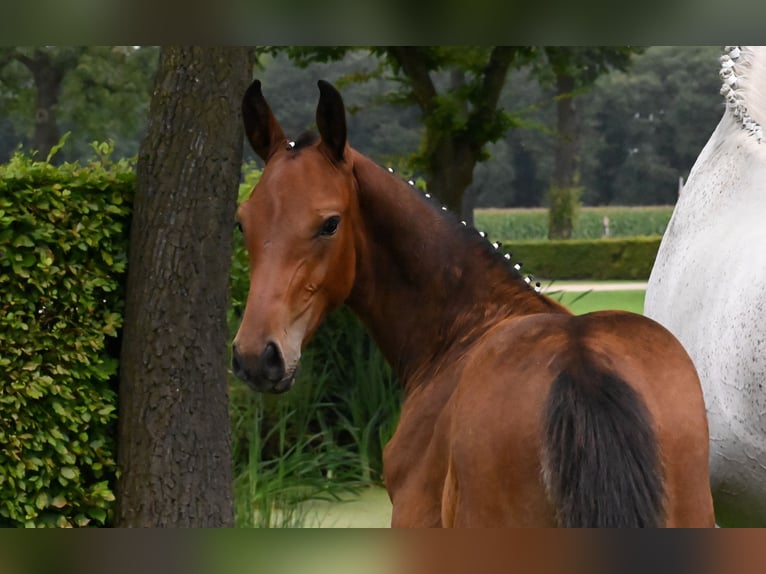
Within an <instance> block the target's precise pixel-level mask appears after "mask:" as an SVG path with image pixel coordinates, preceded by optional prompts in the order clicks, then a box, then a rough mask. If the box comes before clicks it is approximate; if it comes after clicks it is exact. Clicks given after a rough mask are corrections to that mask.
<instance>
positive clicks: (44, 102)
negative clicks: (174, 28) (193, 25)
mask: <svg viewBox="0 0 766 574" xmlns="http://www.w3.org/2000/svg"><path fill="white" fill-rule="evenodd" d="M156 59H157V50H156V48H151V47H148V48H137V47H132V46H113V47H112V46H94V47H61V46H37V47H6V48H0V109H3V110H5V111H6V113H5V114H0V126H2V127H3V129H2V130H0V159H5V158H8V157H9V156H10V155H11V154H12V153H13V151H14V150H15V149H17V148H18V146H19V145H21V146H23V147H24V148H25V149H29V150H37V151H38V157H41V158H45V157H46V156H47V154H48V150H50V148H51V147H52V146H53V145H54V144H55V143H56V142H57V141H58V139H59V137H60V134H61V133H64V132H70V133H71V137H70V139H69V141H68V144H67V146H66V147H65V148H64V149H63V150H62V152H61V153H59V154H58V156H57V157H58V158H59V159H60V160H72V159H76V158H81V157H85V156H87V155H88V153H89V146H90V143H91V142H92V141H94V140H95V141H109V140H111V141H113V142H114V146H115V155H116V156H119V157H126V156H133V155H135V154H136V152H137V151H138V141H139V138H140V135H141V133H142V130H143V128H144V124H145V121H146V114H147V111H148V104H149V96H150V85H151V77H152V73H153V71H154V68H155V66H156Z"/></svg>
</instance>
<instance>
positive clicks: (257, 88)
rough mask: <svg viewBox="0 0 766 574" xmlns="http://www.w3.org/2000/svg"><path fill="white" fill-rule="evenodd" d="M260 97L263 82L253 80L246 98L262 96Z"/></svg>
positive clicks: (246, 92)
mask: <svg viewBox="0 0 766 574" xmlns="http://www.w3.org/2000/svg"><path fill="white" fill-rule="evenodd" d="M260 95H261V81H260V80H258V79H256V80H253V82H252V83H251V84H250V86H249V87H248V88H247V90H245V96H246V97H252V96H260Z"/></svg>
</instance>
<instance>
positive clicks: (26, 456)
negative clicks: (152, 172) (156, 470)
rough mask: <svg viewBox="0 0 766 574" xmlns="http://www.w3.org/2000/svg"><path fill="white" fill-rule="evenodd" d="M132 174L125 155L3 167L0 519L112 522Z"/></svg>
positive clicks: (19, 161) (18, 161) (20, 160)
mask: <svg viewBox="0 0 766 574" xmlns="http://www.w3.org/2000/svg"><path fill="white" fill-rule="evenodd" d="M96 149H97V152H99V153H100V154H102V155H108V152H109V146H103V145H102V146H98V147H97V148H96ZM134 180H135V177H134V174H133V172H132V169H131V166H130V165H129V164H128V163H127V162H125V161H121V162H119V163H109V162H108V160H107V161H106V162H105V163H94V164H92V165H88V166H80V165H78V164H64V165H62V166H59V167H54V166H52V165H50V164H49V163H45V162H36V161H32V160H31V159H29V158H27V157H24V156H22V155H16V156H14V157H13V159H12V160H11V161H10V162H9V163H8V164H6V165H3V166H0V373H1V375H0V444H1V445H2V449H1V450H0V524H2V525H5V526H20V525H24V526H84V525H87V524H93V525H103V524H106V523H107V522H108V520H109V515H110V509H111V505H112V501H113V500H114V495H113V493H112V487H113V484H112V483H113V481H114V478H115V474H116V464H115V457H114V428H113V425H114V422H115V418H116V392H115V375H116V372H117V356H118V351H119V349H118V344H117V336H118V330H119V328H120V326H121V324H122V311H123V295H124V294H123V281H124V272H125V267H126V263H127V254H126V250H127V226H128V219H129V213H130V202H131V198H132V194H133V186H134Z"/></svg>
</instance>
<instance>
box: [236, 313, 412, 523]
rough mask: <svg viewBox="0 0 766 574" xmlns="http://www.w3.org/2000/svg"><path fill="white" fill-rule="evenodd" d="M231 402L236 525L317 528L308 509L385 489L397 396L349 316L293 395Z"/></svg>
mask: <svg viewBox="0 0 766 574" xmlns="http://www.w3.org/2000/svg"><path fill="white" fill-rule="evenodd" d="M231 393H232V400H231V403H232V429H233V441H234V445H233V446H234V458H235V514H236V524H237V526H240V527H296V526H312V525H316V523H317V521H318V517H316V516H311V515H310V513H309V511H308V510H307V508H308V506H307V505H306V504H305V503H306V502H308V501H310V500H340V499H341V498H343V497H344V496H348V495H353V494H355V493H357V492H358V490H359V489H360V488H362V487H363V486H365V485H370V484H379V483H380V482H381V480H382V451H383V447H384V446H385V444H386V443H387V442H388V440H389V439H390V437H391V435H392V434H393V430H394V428H395V425H396V420H397V418H398V412H399V402H400V391H399V387H398V385H397V383H396V381H395V380H394V377H393V375H392V374H391V370H390V368H389V367H388V365H387V364H386V363H385V361H384V360H383V358H382V356H381V355H380V353H379V351H378V350H377V348H376V346H375V345H374V343H373V342H372V341H371V340H370V338H369V336H368V335H367V334H366V333H365V331H364V329H363V328H362V326H361V324H360V323H359V322H358V321H357V320H356V318H354V317H353V316H352V315H351V314H350V312H349V311H348V310H346V309H343V310H341V311H339V312H336V313H335V314H334V315H333V316H331V317H330V319H329V320H328V324H326V325H324V326H323V327H322V328H321V329H320V330H319V332H318V333H317V336H316V338H315V340H314V341H313V342H312V343H311V344H310V345H309V348H307V349H306V351H305V352H304V355H303V358H302V361H301V371H300V373H299V375H298V378H297V380H296V384H295V387H294V389H293V390H291V391H290V392H289V393H287V394H285V395H277V396H274V395H260V394H256V393H254V392H253V391H251V390H250V389H249V388H247V387H245V386H244V385H243V384H241V383H239V382H238V381H233V382H232V386H231Z"/></svg>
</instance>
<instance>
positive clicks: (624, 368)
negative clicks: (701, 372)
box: [433, 312, 714, 526]
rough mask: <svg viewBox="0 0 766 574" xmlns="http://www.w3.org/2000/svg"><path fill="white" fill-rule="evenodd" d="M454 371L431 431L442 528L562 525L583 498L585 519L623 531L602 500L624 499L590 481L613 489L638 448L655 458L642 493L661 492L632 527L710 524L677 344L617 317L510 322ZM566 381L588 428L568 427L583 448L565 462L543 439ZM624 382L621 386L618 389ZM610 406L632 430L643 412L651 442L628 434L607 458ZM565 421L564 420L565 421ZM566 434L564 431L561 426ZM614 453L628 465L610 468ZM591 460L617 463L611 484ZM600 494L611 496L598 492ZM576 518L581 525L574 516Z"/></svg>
mask: <svg viewBox="0 0 766 574" xmlns="http://www.w3.org/2000/svg"><path fill="white" fill-rule="evenodd" d="M452 372H459V375H457V377H456V381H455V385H454V392H453V393H452V394H451V396H450V397H449V399H448V400H447V401H446V404H445V408H444V411H443V413H442V414H441V415H440V417H439V420H438V423H437V425H436V426H437V432H436V433H435V435H434V436H435V438H436V441H437V442H440V441H443V444H442V445H440V446H439V447H437V448H434V449H433V450H434V451H441V450H442V449H444V450H446V451H448V453H449V455H448V457H447V458H448V460H449V463H448V464H447V468H446V469H445V473H446V479H445V480H444V484H445V487H444V490H443V494H442V500H441V521H442V525H445V526H473V525H482V526H553V525H556V524H560V523H562V522H564V523H566V513H567V512H569V511H568V510H567V508H566V507H567V504H569V503H571V504H572V505H575V506H576V505H578V504H579V503H580V502H583V503H584V504H586V505H587V504H592V505H596V506H598V505H601V508H596V509H595V510H594V512H593V516H594V518H593V520H596V521H601V522H604V524H602V523H599V524H596V525H613V526H621V525H624V524H623V523H621V522H620V520H622V518H621V517H620V516H609V509H608V508H605V507H607V506H609V504H610V501H609V500H608V497H609V496H610V495H612V498H615V499H616V503H617V504H618V506H619V504H620V496H622V497H623V499H624V498H625V496H623V494H621V493H620V492H618V491H619V489H620V488H621V487H619V486H617V487H612V486H610V485H606V486H604V485H599V484H598V481H599V480H603V481H612V482H614V481H615V480H616V481H617V482H619V480H620V479H621V477H620V476H619V473H620V472H631V471H630V470H629V469H628V470H626V469H624V468H623V467H625V466H630V464H633V463H635V461H632V459H631V457H633V456H634V455H633V454H632V453H633V452H634V451H636V454H635V457H639V458H640V457H641V456H648V457H649V458H651V456H655V455H656V457H657V458H658V460H657V461H656V462H657V468H656V476H654V481H655V484H654V485H652V484H651V483H650V484H649V485H648V486H647V488H648V489H653V488H655V487H658V488H659V493H658V494H655V496H656V497H657V499H656V500H655V501H654V502H655V505H656V506H657V508H655V509H654V510H652V509H651V508H648V510H646V513H645V517H646V521H648V522H649V523H647V524H645V523H643V522H640V518H641V517H640V516H639V523H637V524H636V525H643V526H651V525H655V524H653V523H652V521H653V520H656V522H657V524H656V525H668V526H712V525H713V524H714V522H713V509H712V500H711V498H710V489H709V485H708V481H707V464H708V462H707V461H708V448H707V441H708V434H707V423H706V418H705V411H704V404H703V401H702V394H701V391H700V386H699V381H698V380H697V377H696V374H695V371H694V368H693V366H692V364H691V362H690V360H689V358H688V356H687V355H686V353H685V351H684V350H683V348H682V347H681V346H680V344H679V343H678V342H677V341H676V340H675V339H674V337H673V336H672V335H670V333H669V332H667V331H666V330H665V329H664V328H662V327H660V326H659V325H658V324H656V323H655V322H653V321H651V320H649V319H646V318H644V317H641V316H639V315H634V314H629V313H622V312H601V313H593V314H589V315H584V316H579V317H578V316H569V315H558V314H537V315H529V316H525V317H521V318H511V319H507V320H505V321H503V322H501V323H499V324H498V325H496V326H495V327H493V328H492V329H490V330H489V331H488V332H487V333H486V335H485V336H484V338H483V339H482V340H481V342H480V344H477V345H475V346H474V347H473V349H472V350H471V351H469V352H468V354H467V355H466V356H465V358H464V366H463V367H462V368H460V369H459V370H453V371H452ZM594 373H595V374H598V376H594ZM443 376H444V377H449V376H450V375H448V374H445V375H443ZM562 385H563V386H566V385H571V386H572V388H571V389H570V391H571V392H572V393H574V395H575V396H578V395H582V397H584V400H585V401H586V419H587V420H585V421H584V423H585V424H584V426H583V427H582V428H578V429H574V430H572V429H570V430H572V432H574V435H573V440H574V441H575V443H577V444H579V443H580V442H582V444H583V445H585V446H586V450H587V447H588V445H590V447H591V448H590V452H587V451H583V452H582V453H580V454H578V455H577V460H574V459H572V458H571V456H573V455H574V453H571V452H570V453H564V455H563V458H562V456H558V455H557V453H556V452H550V451H551V449H555V448H561V447H565V446H566V445H558V446H557V445H552V444H551V436H549V435H550V434H551V433H554V434H555V432H556V427H555V424H554V423H555V421H553V422H551V418H552V417H553V418H555V416H556V415H555V413H552V412H551V409H553V408H555V405H552V399H555V395H556V393H559V392H561V391H560V389H559V388H558V387H560V386H562ZM620 385H624V387H621V388H617V387H619V386H620ZM554 402H555V400H554ZM620 402H621V404H617V403H620ZM563 408H564V409H566V408H568V405H563ZM620 408H622V409H624V412H620V411H619V409H620ZM588 409H590V410H588ZM609 409H616V410H615V412H614V413H613V415H614V416H619V417H620V418H621V419H626V418H630V417H635V418H636V421H637V422H636V426H637V427H640V424H641V420H642V419H641V417H642V416H643V417H644V418H645V419H646V422H648V426H649V429H648V431H647V432H648V434H647V432H645V433H644V435H637V434H636V433H635V432H633V430H631V429H628V430H627V431H625V433H626V434H625V441H626V442H625V444H620V443H619V442H617V443H614V444H613V446H614V445H616V446H615V448H616V450H617V452H615V453H612V454H610V451H609V448H610V447H609V445H610V444H612V443H613V441H614V440H618V439H615V435H617V434H619V433H620V432H623V430H624V429H623V428H622V427H621V426H620V425H621V424H623V423H622V422H620V421H619V420H618V421H616V422H610V421H609V420H606V421H605V423H606V426H604V428H599V425H601V424H602V423H601V422H598V421H599V417H602V414H603V413H606V416H607V419H608V417H609V416H611V415H610V414H609ZM587 413H591V414H590V415H588V414H587ZM588 416H590V417H591V418H590V419H588V418H587V417H588ZM602 418H603V417H602ZM567 420H568V419H566V417H565V420H564V422H563V423H562V424H564V425H565V426H566V424H569V423H567ZM623 422H624V421H623ZM572 424H576V422H572ZM609 424H614V425H615V426H614V428H612V427H609ZM551 425H553V429H552V428H551ZM559 431H561V429H559ZM562 432H563V433H564V435H566V432H567V429H566V428H563V431H562ZM440 433H441V436H440ZM598 433H601V434H602V435H603V436H601V437H591V438H592V440H593V441H595V442H592V443H589V442H588V441H589V440H591V438H589V436H590V434H594V435H595V434H598ZM599 441H601V442H599ZM641 441H644V442H645V443H649V442H651V444H647V445H644V446H647V447H652V448H654V449H655V450H654V455H652V454H651V453H648V454H645V453H642V452H638V451H639V449H640V448H643V446H642V444H641ZM575 450H576V449H575ZM613 450H614V449H613ZM612 455H614V456H615V457H623V458H624V460H617V459H615V460H610V457H611V456H612ZM567 461H569V463H570V465H571V467H572V468H571V469H570V470H571V472H572V475H571V476H561V474H562V473H566V472H568V471H567ZM639 462H640V461H639ZM589 464H590V465H593V466H595V467H599V466H603V467H605V468H609V467H614V468H616V469H617V472H616V473H617V475H618V476H617V477H616V478H615V473H613V472H612V473H610V472H607V473H606V474H604V473H603V472H602V471H604V468H589V466H588V465H589ZM648 466H651V464H648ZM646 470H647V469H641V468H638V469H635V471H636V472H638V473H640V472H643V471H646ZM588 473H592V476H589V474H588ZM622 478H624V479H625V480H626V481H628V482H630V481H632V480H633V479H634V477H632V476H625V477H622ZM650 478H651V477H650ZM562 480H563V481H564V482H563V483H562ZM566 481H569V482H571V483H572V484H568V483H567V482H566ZM657 481H659V485H657V484H656V483H657ZM557 485H558V486H557ZM602 486H604V488H606V490H607V491H608V492H600V491H599V488H602ZM610 488H611V489H612V491H609V489H610ZM615 488H616V489H617V490H614V489H615ZM557 489H559V490H563V491H565V492H564V495H566V491H567V490H570V491H571V490H572V489H575V490H574V491H572V493H573V496H575V497H576V496H585V497H587V496H592V497H593V499H592V500H585V501H577V500H570V502H569V503H568V502H567V501H566V500H563V499H562V498H560V495H561V493H560V492H557ZM637 496H638V498H637V502H635V505H636V506H642V505H646V506H647V507H651V504H652V501H651V500H644V499H643V498H642V497H644V496H648V497H651V493H649V494H645V493H638V495H637ZM626 504H630V503H626ZM557 507H558V510H557V509H556V508H557ZM639 510H640V509H639ZM585 512H586V514H587V510H586V511H585ZM652 513H654V514H652ZM639 514H640V513H639ZM573 516H574V517H575V518H573V519H572V520H574V521H575V522H577V520H578V518H577V509H574V511H573ZM610 521H616V523H615V524H611V522H610ZM569 525H578V524H569ZM583 525H588V524H583Z"/></svg>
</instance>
